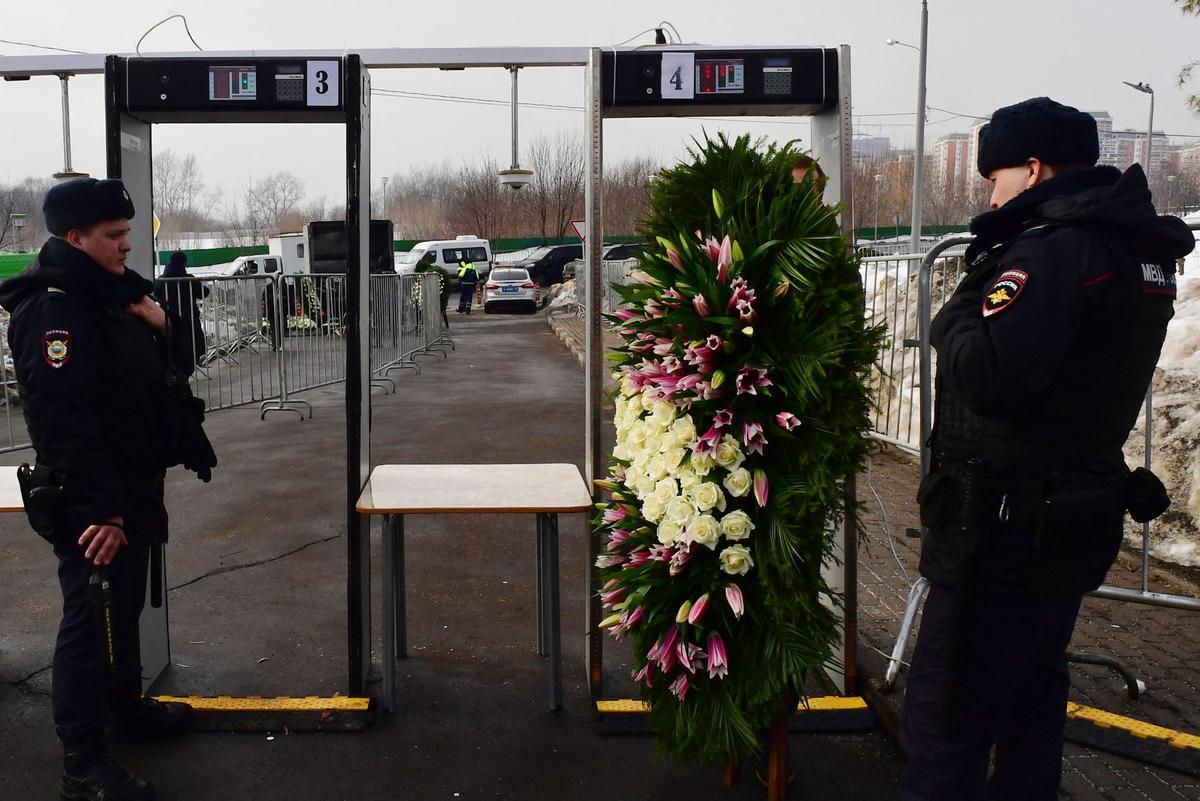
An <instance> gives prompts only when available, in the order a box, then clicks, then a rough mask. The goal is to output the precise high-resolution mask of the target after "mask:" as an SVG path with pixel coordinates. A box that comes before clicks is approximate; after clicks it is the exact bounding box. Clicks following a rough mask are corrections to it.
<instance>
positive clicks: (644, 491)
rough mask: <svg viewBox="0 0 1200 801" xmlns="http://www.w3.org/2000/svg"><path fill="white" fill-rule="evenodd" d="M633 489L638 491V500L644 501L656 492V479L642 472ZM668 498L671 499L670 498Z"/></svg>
mask: <svg viewBox="0 0 1200 801" xmlns="http://www.w3.org/2000/svg"><path fill="white" fill-rule="evenodd" d="M633 489H634V491H635V492H636V493H637V496H638V500H639V501H644V500H646V499H647V498H649V497H650V496H651V495H653V494H654V479H652V478H651V477H650V476H648V475H646V474H645V473H642V474H641V475H640V476H638V478H637V481H635V482H634V484H633ZM667 500H670V498H668V499H667Z"/></svg>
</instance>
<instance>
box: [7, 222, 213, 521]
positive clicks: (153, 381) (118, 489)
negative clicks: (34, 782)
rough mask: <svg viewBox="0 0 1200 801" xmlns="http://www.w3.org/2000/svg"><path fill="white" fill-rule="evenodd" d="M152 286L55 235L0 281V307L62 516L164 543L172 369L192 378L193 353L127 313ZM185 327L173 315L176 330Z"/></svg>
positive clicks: (28, 418)
mask: <svg viewBox="0 0 1200 801" xmlns="http://www.w3.org/2000/svg"><path fill="white" fill-rule="evenodd" d="M152 289H153V285H152V284H151V282H149V281H147V280H146V279H144V278H142V277H141V276H139V275H138V274H137V273H135V272H133V271H131V270H127V271H126V272H125V273H124V275H122V276H121V277H117V276H114V275H113V274H111V273H109V272H107V271H106V270H105V269H104V268H103V267H101V266H100V265H99V264H97V263H96V262H95V261H94V260H92V259H91V258H90V257H89V256H87V255H86V254H85V253H83V252H82V251H80V250H77V249H75V248H73V247H71V246H70V245H69V244H67V243H66V242H65V241H63V240H61V239H57V238H51V239H50V240H48V241H47V242H46V244H45V245H44V246H43V247H42V249H41V251H40V252H39V254H38V256H37V259H36V260H35V261H34V262H33V263H32V264H31V265H30V266H29V267H28V268H26V269H25V270H24V271H23V272H22V273H21V274H20V275H19V276H17V277H15V278H12V279H10V280H8V281H6V282H4V284H3V285H0V304H2V305H3V306H4V308H5V309H8V310H9V311H10V312H11V314H12V317H11V321H10V324H9V328H8V343H9V347H10V349H11V352H12V354H13V362H14V367H15V370H16V377H17V383H18V388H19V391H20V396H21V403H22V407H23V410H24V413H25V420H26V424H27V426H28V428H29V435H30V438H31V440H32V442H33V447H34V450H35V451H36V453H37V459H38V462H39V463H40V464H43V465H45V466H47V467H50V468H51V469H53V470H54V471H55V473H56V474H57V476H58V478H59V479H60V480H61V481H62V486H63V488H64V490H65V495H64V510H63V519H64V520H65V521H67V522H68V523H69V525H70V526H71V527H72V528H75V527H78V526H80V525H84V526H86V525H89V524H92V523H99V522H104V521H107V520H111V519H112V518H113V517H115V516H117V515H122V516H124V517H125V518H126V531H127V534H128V535H129V537H130V539H131V540H134V539H135V538H141V537H145V538H148V539H149V540H150V541H162V540H165V538H166V512H165V510H164V509H163V504H162V489H161V487H162V484H161V480H162V475H163V472H164V470H165V468H166V467H167V466H168V464H170V463H172V460H171V459H170V458H169V455H168V454H167V452H166V449H167V445H166V442H165V439H164V437H165V431H166V426H165V422H166V421H165V420H164V414H165V413H166V404H165V400H166V399H165V396H164V374H165V370H166V364H167V361H168V358H170V359H171V360H172V362H173V365H174V366H175V367H176V368H177V369H179V370H181V371H182V372H183V373H184V374H185V375H186V374H188V373H190V372H191V365H192V357H193V354H192V353H191V348H190V346H189V343H188V342H187V341H186V338H185V337H169V336H163V335H159V334H157V333H155V332H154V331H153V330H152V329H151V328H150V327H149V326H148V325H147V324H146V323H145V322H143V321H142V320H141V319H140V318H138V317H136V316H135V315H133V314H131V313H130V312H128V311H126V307H127V306H128V305H129V304H130V303H134V302H136V301H138V300H139V299H140V298H141V297H143V296H144V295H148V294H150V292H151V291H152ZM172 324H173V325H172ZM177 326H178V320H177V318H176V319H173V318H172V317H171V316H168V327H169V328H168V330H171V328H172V327H177ZM172 345H173V347H172V350H171V353H170V354H168V352H167V348H168V346H172ZM131 518H134V519H132V520H131ZM80 531H82V529H80Z"/></svg>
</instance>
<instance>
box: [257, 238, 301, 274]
mask: <svg viewBox="0 0 1200 801" xmlns="http://www.w3.org/2000/svg"><path fill="white" fill-rule="evenodd" d="M267 253H268V254H269V255H271V256H278V257H279V261H280V263H281V264H282V266H283V274H284V275H295V274H298V273H307V272H309V269H308V254H307V253H306V252H305V250H304V233H303V232H301V233H292V234H278V235H276V236H269V237H267Z"/></svg>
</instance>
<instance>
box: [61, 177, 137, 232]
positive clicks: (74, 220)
mask: <svg viewBox="0 0 1200 801" xmlns="http://www.w3.org/2000/svg"><path fill="white" fill-rule="evenodd" d="M42 214H43V216H44V217H45V218H46V229H47V230H48V231H49V232H50V233H52V234H54V235H55V236H64V235H66V233H67V231H70V230H71V229H72V228H87V227H88V226H89V225H95V224H96V223H98V222H103V221H104V220H132V219H133V200H132V199H131V198H130V197H129V192H127V191H126V190H125V184H123V183H121V182H120V181H119V180H117V179H115V178H106V179H105V180H102V181H98V180H96V179H95V178H76V179H74V180H71V181H64V182H62V183H61V184H55V185H54V186H52V187H50V191H49V192H47V193H46V199H45V200H44V201H42Z"/></svg>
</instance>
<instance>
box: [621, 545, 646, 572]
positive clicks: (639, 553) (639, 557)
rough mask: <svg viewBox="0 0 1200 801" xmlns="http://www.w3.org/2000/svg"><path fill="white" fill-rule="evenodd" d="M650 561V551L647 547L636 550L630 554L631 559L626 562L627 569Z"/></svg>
mask: <svg viewBox="0 0 1200 801" xmlns="http://www.w3.org/2000/svg"><path fill="white" fill-rule="evenodd" d="M648 561H650V552H649V551H648V550H646V549H645V548H642V549H639V550H636V551H634V552H633V553H631V554H629V561H628V562H626V563H625V569H626V570H630V569H632V568H635V567H639V566H640V565H644V564H646V562H648Z"/></svg>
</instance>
